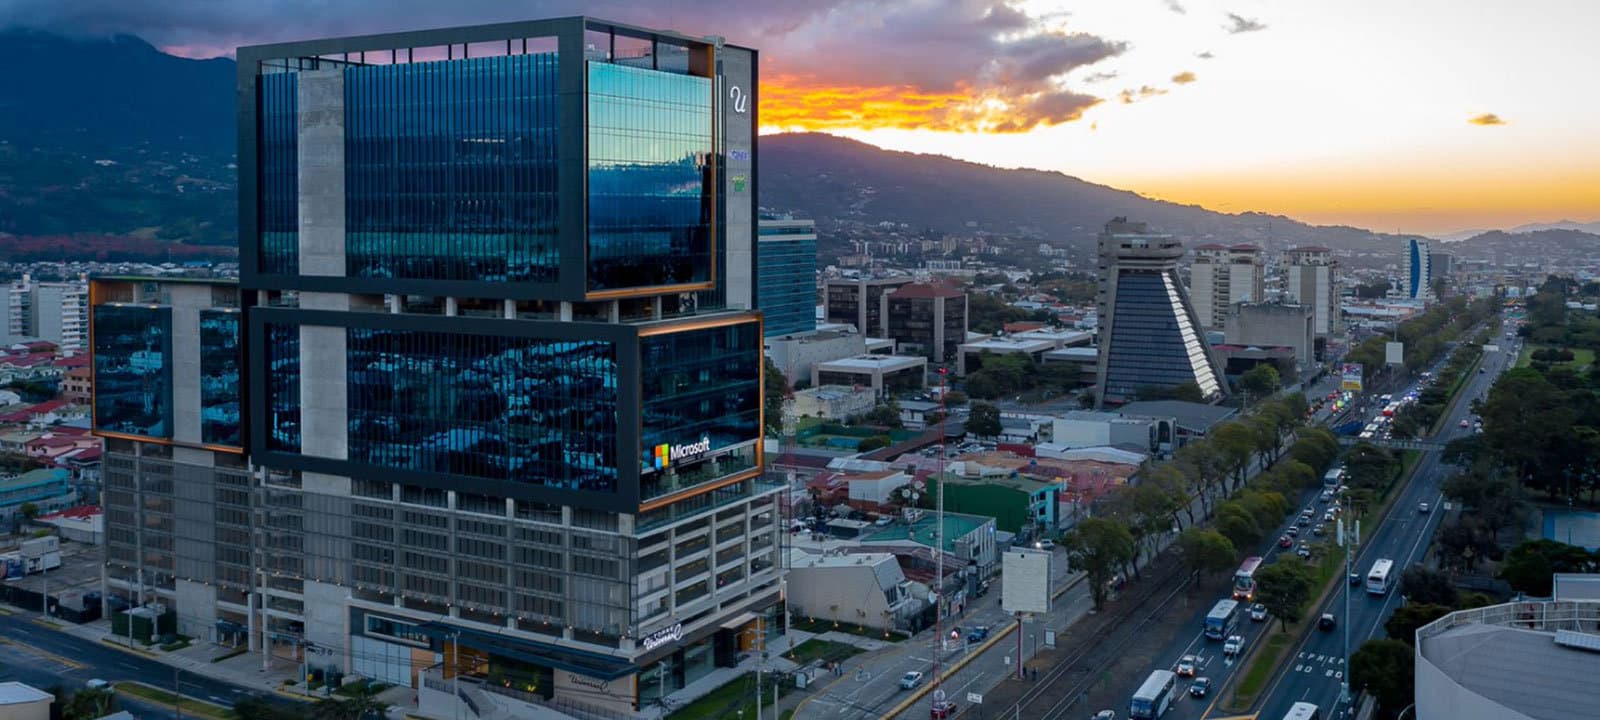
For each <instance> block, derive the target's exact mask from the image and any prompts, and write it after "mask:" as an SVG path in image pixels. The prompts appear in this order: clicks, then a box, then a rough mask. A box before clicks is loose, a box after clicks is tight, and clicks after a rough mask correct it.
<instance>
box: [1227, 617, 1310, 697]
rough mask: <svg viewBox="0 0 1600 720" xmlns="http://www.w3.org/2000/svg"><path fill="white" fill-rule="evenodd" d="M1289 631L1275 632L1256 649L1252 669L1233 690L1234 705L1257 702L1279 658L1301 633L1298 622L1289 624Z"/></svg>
mask: <svg viewBox="0 0 1600 720" xmlns="http://www.w3.org/2000/svg"><path fill="white" fill-rule="evenodd" d="M1289 627H1290V628H1291V629H1290V630H1289V632H1279V633H1274V634H1273V636H1272V637H1270V638H1267V643H1266V644H1265V645H1263V646H1261V648H1260V649H1259V650H1257V651H1256V656H1255V661H1254V662H1252V663H1251V664H1250V670H1249V671H1248V672H1246V673H1245V675H1244V679H1243V680H1240V681H1239V687H1238V689H1236V690H1234V691H1233V701H1234V707H1249V706H1251V705H1253V704H1255V701H1256V695H1257V694H1259V693H1260V692H1261V689H1262V687H1264V686H1266V684H1267V680H1269V679H1271V677H1272V671H1273V670H1276V669H1277V667H1278V658H1279V657H1281V656H1282V655H1283V651H1284V649H1286V648H1288V647H1289V643H1290V642H1291V641H1293V640H1294V639H1295V637H1296V636H1298V635H1299V634H1300V625H1299V624H1298V623H1296V624H1294V625H1290V626H1289Z"/></svg>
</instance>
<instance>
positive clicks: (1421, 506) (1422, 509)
mask: <svg viewBox="0 0 1600 720" xmlns="http://www.w3.org/2000/svg"><path fill="white" fill-rule="evenodd" d="M1417 512H1419V513H1422V514H1424V515H1426V514H1428V513H1430V512H1433V506H1431V505H1429V504H1427V503H1425V502H1424V503H1417Z"/></svg>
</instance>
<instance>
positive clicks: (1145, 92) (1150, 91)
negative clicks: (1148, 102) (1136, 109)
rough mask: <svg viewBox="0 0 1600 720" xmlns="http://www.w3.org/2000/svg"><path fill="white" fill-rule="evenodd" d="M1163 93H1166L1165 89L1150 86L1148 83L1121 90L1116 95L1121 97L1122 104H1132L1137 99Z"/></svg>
mask: <svg viewBox="0 0 1600 720" xmlns="http://www.w3.org/2000/svg"><path fill="white" fill-rule="evenodd" d="M1165 94H1167V91H1166V90H1162V89H1161V88H1158V87H1151V86H1149V85H1141V86H1139V87H1137V88H1130V89H1127V90H1123V91H1122V92H1120V93H1117V97H1119V98H1121V99H1122V104H1124V105H1132V104H1134V103H1135V102H1137V101H1139V100H1143V99H1145V98H1152V97H1155V96H1157V95H1165Z"/></svg>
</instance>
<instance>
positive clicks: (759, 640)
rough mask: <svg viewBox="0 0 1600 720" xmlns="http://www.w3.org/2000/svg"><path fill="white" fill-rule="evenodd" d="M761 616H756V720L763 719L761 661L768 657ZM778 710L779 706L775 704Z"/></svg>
mask: <svg viewBox="0 0 1600 720" xmlns="http://www.w3.org/2000/svg"><path fill="white" fill-rule="evenodd" d="M761 621H762V618H761V617H759V616H758V617H756V643H755V646H756V720H761V662H762V661H763V660H765V659H766V656H767V652H766V644H765V643H764V642H763V641H764V640H765V639H766V636H765V635H764V634H763V633H762V632H761ZM773 709H774V710H776V709H777V706H776V705H774V706H773Z"/></svg>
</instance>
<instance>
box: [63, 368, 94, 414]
mask: <svg viewBox="0 0 1600 720" xmlns="http://www.w3.org/2000/svg"><path fill="white" fill-rule="evenodd" d="M92 375H93V373H91V372H90V371H89V368H86V367H77V368H72V369H70V370H67V371H66V372H64V373H62V374H61V399H62V400H66V401H67V402H70V403H76V404H79V405H84V404H88V402H89V393H90V390H91V385H90V378H91V376H92Z"/></svg>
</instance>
